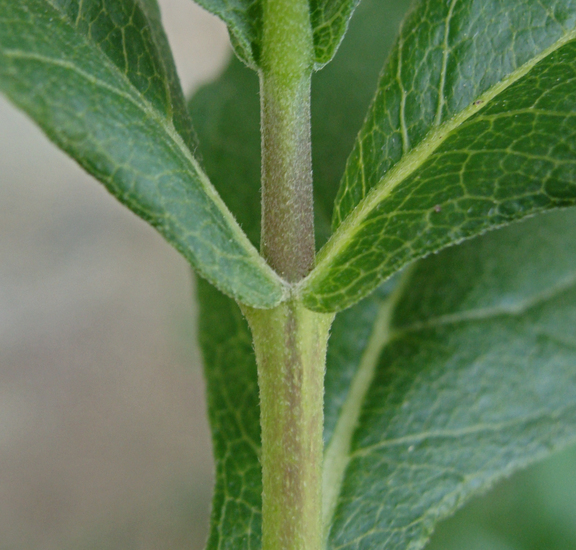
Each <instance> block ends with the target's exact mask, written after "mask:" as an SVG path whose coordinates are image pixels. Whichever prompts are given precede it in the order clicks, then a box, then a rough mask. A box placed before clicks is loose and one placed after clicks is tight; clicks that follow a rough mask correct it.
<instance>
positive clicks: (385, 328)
mask: <svg viewBox="0 0 576 550" xmlns="http://www.w3.org/2000/svg"><path fill="white" fill-rule="evenodd" d="M414 265H415V264H414ZM412 272H413V268H412V267H410V268H408V269H406V271H405V272H404V273H403V275H402V278H401V279H400V280H399V281H398V285H397V287H396V288H395V290H394V291H393V292H392V294H391V295H390V296H388V297H387V298H386V299H384V300H383V302H382V304H381V305H380V306H379V309H378V313H377V315H376V319H375V322H374V325H373V329H372V333H371V335H370V338H369V340H368V344H367V346H366V348H365V350H364V353H363V354H362V357H361V358H360V362H359V366H358V370H357V371H356V373H355V374H354V377H353V379H352V383H351V384H350V390H349V392H348V394H347V396H346V399H345V401H344V404H343V406H342V408H341V409H340V415H339V418H338V421H337V423H336V427H335V428H334V433H333V435H332V437H331V439H330V442H329V444H328V446H327V448H326V451H325V453H324V463H323V471H322V477H323V478H322V524H323V529H324V544H325V545H326V544H327V541H328V535H329V532H330V526H331V524H332V518H333V516H334V512H335V509H336V504H337V502H338V497H339V496H340V492H341V488H342V483H343V481H344V473H345V470H346V466H347V465H348V462H349V460H350V456H351V455H350V447H351V443H352V436H353V433H354V431H355V430H356V427H357V424H358V420H359V418H360V413H361V410H362V404H363V402H364V398H365V396H366V394H367V392H368V390H369V388H370V385H371V383H372V380H373V378H374V375H375V372H376V366H377V364H378V359H379V357H380V354H381V352H382V350H383V349H384V347H385V346H386V345H387V343H388V342H389V341H390V338H391V336H392V330H391V321H392V315H393V313H394V308H395V307H396V304H397V303H398V300H399V299H400V298H401V297H402V294H403V292H404V290H405V288H406V285H407V283H408V281H409V279H410V276H411V275H412Z"/></svg>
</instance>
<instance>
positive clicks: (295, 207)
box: [260, 0, 314, 282]
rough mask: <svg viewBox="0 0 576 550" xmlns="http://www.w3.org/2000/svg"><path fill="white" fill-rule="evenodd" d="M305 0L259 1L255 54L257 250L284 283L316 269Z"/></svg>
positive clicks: (309, 50)
mask: <svg viewBox="0 0 576 550" xmlns="http://www.w3.org/2000/svg"><path fill="white" fill-rule="evenodd" d="M309 10H310V8H309V4H308V0H265V1H264V2H263V36H262V53H261V59H260V67H261V70H260V101H261V124H262V239H261V241H262V254H263V255H264V257H265V258H266V260H268V263H269V264H270V266H271V267H272V268H273V269H275V270H276V271H277V273H278V274H279V275H280V276H281V277H283V278H284V279H286V280H287V281H289V282H296V281H298V280H300V279H302V278H303V277H305V276H306V275H307V274H308V272H309V271H310V270H311V269H312V267H313V266H314V213H313V198H312V160H311V145H310V79H311V76H312V70H313V42H312V28H311V26H310V12H309Z"/></svg>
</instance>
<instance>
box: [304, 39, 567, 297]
mask: <svg viewBox="0 0 576 550" xmlns="http://www.w3.org/2000/svg"><path fill="white" fill-rule="evenodd" d="M575 39H576V29H573V30H572V31H570V32H568V33H567V34H565V35H564V36H563V37H562V38H561V39H559V40H557V41H556V42H555V43H554V44H552V45H551V46H549V47H548V48H546V49H544V50H543V51H542V52H540V54H538V55H537V56H534V57H533V58H532V59H531V60H530V61H528V62H526V63H525V64H524V65H522V66H521V67H519V68H518V69H516V70H515V71H513V72H512V73H510V74H509V75H508V76H507V77H506V78H504V79H502V80H501V81H500V82H498V83H497V84H495V85H493V86H492V87H491V88H489V89H488V90H487V91H486V92H484V93H483V94H481V95H480V96H478V98H477V99H476V100H475V101H473V102H472V103H471V104H470V105H469V106H468V107H466V108H465V109H463V110H462V111H461V112H460V113H458V114H457V115H455V116H454V117H453V118H451V119H450V120H448V121H446V122H445V123H444V124H442V125H441V126H437V127H436V128H435V129H434V130H432V131H431V132H430V133H429V135H428V136H427V137H426V138H425V139H424V140H423V141H422V142H421V143H420V144H419V145H417V146H416V147H415V148H414V149H412V150H411V151H410V152H409V153H408V154H407V155H405V156H403V157H402V159H401V160H400V161H399V162H398V163H397V164H396V165H395V166H394V167H393V168H392V169H391V170H390V171H389V172H388V173H387V174H386V175H385V176H384V177H383V178H382V179H381V180H380V181H379V182H378V184H377V185H375V186H374V187H373V188H372V189H371V190H370V191H369V192H368V194H367V195H366V196H365V197H364V198H363V199H362V200H361V201H360V202H359V203H358V204H357V205H356V207H355V208H354V210H353V211H352V212H351V213H350V214H349V215H348V217H347V218H346V219H345V220H344V221H343V222H342V223H341V224H340V226H339V227H338V229H337V230H336V231H335V232H334V233H333V235H332V237H331V238H330V239H329V241H328V242H327V243H326V244H325V245H324V247H323V248H322V249H321V250H320V252H319V253H318V255H317V258H316V267H315V268H314V269H313V270H312V271H311V272H310V274H309V275H308V276H307V277H306V278H305V279H303V280H302V281H300V283H298V285H297V288H296V289H295V291H296V293H297V294H298V296H300V297H304V301H306V300H305V296H306V294H308V293H309V292H310V289H311V288H312V287H313V286H314V284H315V283H316V281H317V280H318V279H321V278H322V277H324V276H325V275H326V274H327V273H328V272H329V270H330V268H331V267H332V263H333V261H334V259H335V258H336V256H337V255H338V254H339V253H340V252H341V251H342V250H344V249H345V248H346V247H347V246H348V244H349V243H350V241H352V240H353V239H354V236H355V235H356V233H357V232H358V231H359V230H360V229H361V227H362V222H363V221H364V220H365V219H366V218H367V217H368V216H369V215H370V214H371V213H372V212H373V211H374V209H375V208H376V207H377V206H378V205H379V204H380V203H381V202H382V201H383V200H384V199H386V197H388V196H389V195H391V194H392V192H393V191H394V189H395V188H396V187H397V186H398V185H400V184H401V183H402V182H403V181H404V180H405V179H406V178H407V177H408V176H410V175H411V174H412V173H414V172H415V171H416V170H417V169H418V168H419V167H420V166H422V164H423V163H424V162H425V161H426V160H427V159H428V158H429V157H430V155H431V154H432V153H433V152H434V151H435V150H436V149H438V148H439V147H440V145H442V143H444V141H446V139H447V138H448V137H449V136H450V134H451V133H452V132H453V131H454V130H456V129H457V128H459V127H460V126H462V125H463V124H464V123H465V122H466V121H467V120H468V119H470V117H472V116H473V115H475V114H476V113H478V112H479V111H481V110H482V109H485V108H486V107H487V106H488V105H489V104H490V101H491V100H492V99H494V98H495V97H497V96H498V95H499V94H501V93H502V92H503V91H505V90H506V89H507V88H509V87H510V86H511V85H512V84H514V83H515V82H517V81H518V80H520V79H521V78H522V77H524V76H526V75H527V74H528V73H529V72H530V71H531V70H532V69H533V68H534V67H535V66H536V65H537V64H538V63H539V62H540V61H542V60H543V59H545V58H546V57H548V56H549V55H551V54H552V53H554V52H555V51H556V50H558V49H560V48H561V47H562V46H564V45H565V44H567V43H569V42H571V41H573V40H575ZM362 173H363V172H362ZM364 186H365V184H364ZM342 292H344V293H345V289H344V288H339V289H338V292H337V293H338V294H342ZM311 294H312V295H313V292H312V293H311ZM325 296H330V294H325Z"/></svg>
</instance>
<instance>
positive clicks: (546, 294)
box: [325, 210, 576, 550]
mask: <svg viewBox="0 0 576 550" xmlns="http://www.w3.org/2000/svg"><path fill="white" fill-rule="evenodd" d="M575 243H576V216H575V211H574V210H567V211H563V212H558V213H554V214H548V215H545V216H539V217H537V218H534V219H532V220H530V221H528V222H525V223H523V224H517V225H514V226H511V227H509V228H506V229H503V230H501V231H497V232H495V233H491V234H489V235H486V236H484V237H481V238H479V239H476V240H473V241H470V242H468V243H465V244H463V245H461V246H458V247H454V248H451V249H448V250H445V251H443V252H442V253H441V254H438V255H436V256H432V257H430V258H428V259H426V260H423V261H420V262H418V263H416V264H415V265H414V267H413V268H411V269H408V270H407V271H405V272H404V275H403V280H402V282H401V283H400V284H399V285H398V286H397V287H396V290H395V291H394V294H393V295H392V296H391V297H390V298H389V299H388V300H387V301H386V300H385V301H381V302H380V303H381V306H380V311H379V312H378V313H376V314H375V313H372V314H371V315H372V316H373V317H374V316H376V319H377V320H376V322H375V323H374V325H373V330H372V334H371V335H370V337H369V339H368V344H367V346H366V348H365V351H364V353H363V354H362V356H360V357H358V358H357V360H356V365H357V370H356V372H355V374H354V377H353V378H352V382H351V383H350V384H347V385H343V384H340V385H339V386H338V384H334V383H332V387H337V386H338V387H340V390H339V391H337V392H335V393H332V392H329V391H328V385H327V392H326V401H327V407H328V403H330V402H334V401H335V402H336V403H337V404H338V406H337V407H333V408H334V409H335V410H337V411H338V413H339V414H338V419H337V421H336V424H335V428H334V430H333V431H332V436H331V438H330V439H329V441H328V446H327V449H326V463H325V488H327V491H326V492H325V496H326V502H325V515H326V521H327V524H328V525H329V529H330V531H329V544H328V548H331V549H337V548H338V549H340V548H347V549H348V548H349V549H353V548H354V549H360V548H386V549H387V550H400V549H410V550H417V549H419V548H422V547H423V546H424V544H425V543H426V541H427V539H428V538H429V536H430V533H431V531H432V530H433V527H434V524H435V523H436V522H437V521H438V520H440V519H442V518H444V517H446V516H448V515H450V514H451V513H452V512H453V511H454V510H455V509H456V508H458V507H460V506H461V505H462V504H463V503H464V502H465V501H466V500H467V499H468V498H470V496H472V495H473V494H476V493H478V492H481V491H484V490H486V489H487V488H488V487H489V486H490V485H491V484H493V483H494V482H495V481H496V480H498V479H500V478H502V477H504V476H507V475H509V474H510V473H511V472H512V471H514V470H515V469H517V468H520V467H523V466H525V465H527V464H529V463H530V462H533V461H535V460H537V459H540V458H543V457H544V456H546V455H548V454H549V453H550V452H551V451H553V450H556V449H558V448H560V447H562V446H564V445H566V444H568V443H570V442H573V441H575V440H576V370H575V369H574V364H575V363H576V329H575V328H574V327H576V244H575ZM377 300H378V297H377V295H376V296H375V297H370V298H369V299H368V300H365V301H363V302H361V303H360V304H359V305H358V306H356V307H355V308H353V309H352V310H350V313H349V312H346V313H347V314H348V315H352V314H351V312H352V311H355V310H356V311H357V312H358V313H357V318H358V320H359V322H362V315H365V312H366V311H367V309H366V308H373V305H372V303H373V302H374V301H377ZM349 322H350V323H354V324H353V326H355V322H354V320H353V319H352V318H351V319H350V320H349ZM330 368H331V366H330V365H329V366H328V372H329V373H330ZM349 371H350V368H349V367H347V368H344V369H341V370H340V371H337V372H333V373H332V374H331V376H332V377H333V378H336V379H338V378H341V377H345V378H347V379H349V378H350V372H349ZM327 410H328V408H327ZM328 421H329V419H328V418H327V422H328ZM333 423H334V422H333Z"/></svg>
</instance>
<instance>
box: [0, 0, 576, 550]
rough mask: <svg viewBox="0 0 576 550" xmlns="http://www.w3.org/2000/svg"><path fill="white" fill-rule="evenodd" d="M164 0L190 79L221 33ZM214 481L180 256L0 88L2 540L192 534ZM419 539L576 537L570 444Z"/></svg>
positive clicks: (511, 543)
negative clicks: (430, 535)
mask: <svg viewBox="0 0 576 550" xmlns="http://www.w3.org/2000/svg"><path fill="white" fill-rule="evenodd" d="M160 3H161V5H162V9H163V17H164V21H165V24H166V27H167V30H168V34H169V38H170V41H171V44H172V46H173V48H174V52H175V57H176V63H177V66H178V69H179V72H180V77H181V80H182V83H183V87H184V89H185V90H187V91H191V90H193V89H194V88H195V87H197V86H198V85H199V84H200V83H201V82H203V81H206V80H209V79H211V78H214V77H215V76H216V75H217V74H218V72H219V70H220V69H221V68H222V67H223V66H224V65H225V63H226V60H227V59H228V56H229V50H228V38H227V33H226V30H225V28H224V26H223V24H221V23H220V22H219V21H218V20H216V19H215V18H214V17H212V16H210V15H208V14H207V13H206V12H204V11H202V10H201V9H200V8H199V7H197V6H196V5H195V4H194V3H193V2H192V1H191V0H160ZM212 479H213V471H212V457H211V446H210V439H209V431H208V426H207V420H206V414H205V398H204V383H203V379H202V371H201V365H200V357H199V352H198V349H197V344H196V339H195V306H194V299H193V281H192V277H191V275H190V272H189V269H188V266H187V264H186V262H185V261H184V260H183V259H182V258H181V257H180V256H179V255H178V254H177V253H176V251H175V250H173V249H172V248H171V247H170V246H169V245H167V244H165V243H164V242H163V240H162V239H161V238H160V236H159V235H157V234H156V232H155V231H154V230H152V229H151V228H150V227H148V226H147V225H146V224H144V223H143V222H141V221H140V220H139V219H137V218H136V217H135V216H134V215H133V214H131V213H130V212H129V211H128V210H126V209H125V208H123V207H122V206H120V205H119V204H118V203H117V202H116V201H115V200H114V199H113V198H112V197H111V196H110V195H108V193H107V192H106V191H105V190H104V188H103V187H102V186H101V185H99V184H97V183H96V182H95V181H94V180H92V178H90V177H89V176H87V175H86V174H85V173H84V172H83V171H82V170H81V169H80V168H78V167H77V166H76V165H75V164H74V163H73V162H72V161H71V160H69V159H68V158H67V157H65V156H64V155H63V154H62V153H60V152H59V151H58V150H57V149H56V148H55V147H53V146H52V145H51V144H50V143H49V142H48V141H47V140H46V138H45V137H44V136H43V135H42V134H41V133H40V131H39V130H38V129H37V128H36V127H35V126H34V124H32V123H31V122H30V121H29V120H28V119H27V118H26V117H25V116H24V115H22V114H21V113H19V112H17V111H16V110H15V109H13V108H12V107H11V106H10V105H9V104H8V103H7V102H6V101H5V100H4V99H3V98H2V97H0V550H56V549H58V550H68V549H70V550H72V549H77V550H89V549H94V550H96V549H107V550H108V549H109V550H153V549H154V550H165V549H167V548H170V549H171V550H180V549H182V550H183V549H187V550H194V549H200V548H203V546H204V542H205V538H206V534H207V522H208V515H209V501H210V495H211V490H212ZM429 548H430V549H431V550H432V549H434V550H441V549H443V550H452V549H456V548H459V549H462V548H466V550H573V549H575V548H576V449H569V450H567V451H564V452H563V453H561V454H559V455H556V456H554V457H552V459H550V460H548V461H547V462H545V463H542V464H540V465H537V466H536V467H534V468H532V469H530V470H527V471H525V472H521V473H520V474H519V475H517V476H515V477H513V478H512V479H511V480H508V481H507V482H505V483H504V484H501V485H499V486H498V487H497V488H496V490H495V491H493V492H491V493H490V494H489V495H488V496H486V497H483V498H481V499H476V500H475V501H474V502H472V503H471V505H470V506H468V507H466V508H465V509H464V510H462V511H461V512H460V513H459V514H457V516H455V517H454V518H452V519H451V520H449V521H447V522H445V523H444V524H442V525H441V526H440V527H439V529H438V532H437V534H436V535H435V537H434V540H433V541H432V543H431V545H430V546H429Z"/></svg>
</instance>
